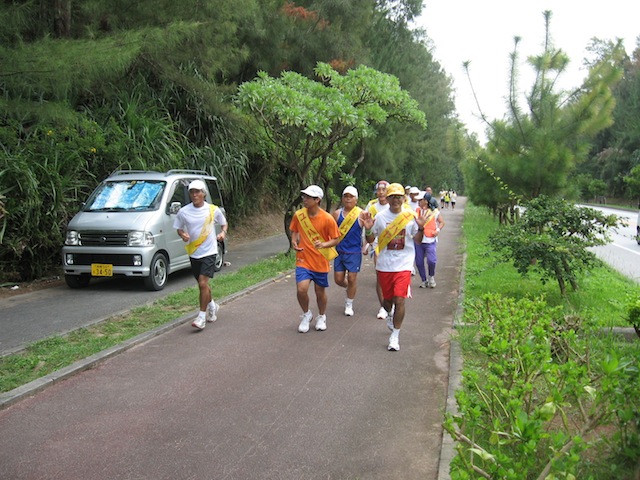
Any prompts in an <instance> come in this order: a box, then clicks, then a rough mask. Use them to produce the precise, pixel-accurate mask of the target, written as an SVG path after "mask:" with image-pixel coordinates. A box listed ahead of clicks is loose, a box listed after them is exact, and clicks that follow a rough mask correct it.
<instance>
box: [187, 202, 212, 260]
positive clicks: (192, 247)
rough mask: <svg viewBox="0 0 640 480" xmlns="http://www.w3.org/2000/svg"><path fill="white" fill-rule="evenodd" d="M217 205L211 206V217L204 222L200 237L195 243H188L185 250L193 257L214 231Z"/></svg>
mask: <svg viewBox="0 0 640 480" xmlns="http://www.w3.org/2000/svg"><path fill="white" fill-rule="evenodd" d="M216 208H218V207H216V206H215V205H209V216H208V217H207V220H206V221H205V222H204V225H203V226H202V231H201V232H200V236H199V237H198V238H196V239H195V240H194V241H193V242H189V243H187V244H186V245H185V246H184V248H185V250H186V251H187V253H188V254H189V255H193V253H194V252H195V251H196V250H197V249H198V248H199V247H200V245H202V244H203V243H204V241H205V240H206V239H207V237H208V236H209V235H211V232H212V231H213V213H214V212H215V211H216Z"/></svg>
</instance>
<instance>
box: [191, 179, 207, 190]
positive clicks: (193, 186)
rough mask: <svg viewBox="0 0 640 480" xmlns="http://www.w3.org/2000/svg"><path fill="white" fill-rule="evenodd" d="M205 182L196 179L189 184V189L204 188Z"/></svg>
mask: <svg viewBox="0 0 640 480" xmlns="http://www.w3.org/2000/svg"><path fill="white" fill-rule="evenodd" d="M204 189H205V186H204V182H203V181H202V180H194V181H193V182H191V183H190V184H189V190H204Z"/></svg>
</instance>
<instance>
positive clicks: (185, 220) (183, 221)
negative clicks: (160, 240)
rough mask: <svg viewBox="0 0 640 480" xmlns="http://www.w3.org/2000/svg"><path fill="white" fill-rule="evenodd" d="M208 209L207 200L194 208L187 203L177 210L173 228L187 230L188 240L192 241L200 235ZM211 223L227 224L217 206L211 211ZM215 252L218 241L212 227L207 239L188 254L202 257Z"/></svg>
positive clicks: (216, 251) (191, 204)
mask: <svg viewBox="0 0 640 480" xmlns="http://www.w3.org/2000/svg"><path fill="white" fill-rule="evenodd" d="M209 211H210V210H209V204H208V203H207V202H204V205H202V206H201V207H200V208H196V207H194V206H193V203H189V204H188V205H185V206H184V207H182V208H181V209H180V210H179V211H178V214H177V215H176V219H175V220H174V221H173V228H175V229H176V230H178V229H179V230H184V231H185V232H187V233H188V234H189V237H191V240H190V241H191V242H193V241H195V240H196V239H197V238H198V237H199V236H200V232H202V227H203V226H204V224H205V222H206V221H207V218H208V217H209ZM213 223H214V225H215V224H217V225H221V226H224V225H226V224H227V219H226V218H225V217H224V214H223V213H222V210H220V209H219V208H216V210H215V212H214V213H213ZM217 253H218V241H217V239H216V232H215V229H214V230H212V232H211V234H210V235H209V236H208V237H207V239H206V240H205V241H204V242H202V245H200V246H199V247H198V249H197V250H196V251H195V252H193V254H191V255H190V257H191V258H202V257H208V256H210V255H216V254H217Z"/></svg>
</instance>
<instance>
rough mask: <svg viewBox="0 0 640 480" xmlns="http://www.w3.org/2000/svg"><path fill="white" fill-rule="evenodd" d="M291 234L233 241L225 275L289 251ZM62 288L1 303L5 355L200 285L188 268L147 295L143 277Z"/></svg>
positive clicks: (1, 351)
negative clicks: (238, 242) (246, 240)
mask: <svg viewBox="0 0 640 480" xmlns="http://www.w3.org/2000/svg"><path fill="white" fill-rule="evenodd" d="M288 248H289V242H288V240H287V237H286V235H284V234H282V235H281V236H276V237H272V238H268V239H262V240H259V241H256V242H251V243H245V244H242V245H235V244H234V239H233V237H231V245H230V251H229V252H228V253H227V254H226V255H225V261H227V262H229V263H230V266H227V267H223V268H222V271H221V272H220V273H217V274H216V275H224V274H225V273H231V272H235V271H236V270H238V269H239V268H240V267H242V266H244V265H247V264H249V263H253V262H255V261H257V260H260V259H263V258H267V257H269V256H272V255H275V254H277V253H282V252H286V251H287V249H288ZM59 283H60V285H59V286H56V287H52V288H47V289H44V290H38V291H35V292H31V293H25V294H22V295H16V296H11V297H7V298H2V299H0V355H7V354H10V353H14V352H16V351H19V350H22V349H23V348H24V347H25V346H26V345H28V344H30V343H33V342H35V341H37V340H42V339H44V338H49V337H51V336H53V335H62V334H65V333H68V332H70V331H72V330H76V329H78V328H81V327H85V326H88V325H91V324H93V323H99V322H102V321H104V320H105V319H107V318H109V317H112V316H115V315H118V314H121V313H125V312H127V311H129V310H131V309H132V308H135V307H140V306H142V305H146V304H151V303H153V302H155V301H157V300H159V299H161V298H163V297H165V296H167V295H169V294H170V293H173V292H177V291H180V290H183V289H185V288H187V287H193V286H194V285H195V283H194V280H193V276H192V275H191V272H190V270H189V269H186V270H181V271H178V272H175V273H172V274H171V275H170V276H169V281H168V282H167V285H166V287H165V288H164V289H163V290H161V291H157V292H152V291H148V290H147V289H146V287H145V286H144V282H143V281H142V279H139V278H125V277H114V278H112V279H106V278H105V279H98V280H97V279H94V280H92V281H91V283H90V284H89V286H88V287H86V288H80V289H71V288H69V287H67V286H66V285H65V284H64V281H61V282H59Z"/></svg>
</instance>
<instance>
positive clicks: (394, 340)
mask: <svg viewBox="0 0 640 480" xmlns="http://www.w3.org/2000/svg"><path fill="white" fill-rule="evenodd" d="M387 350H389V351H390V352H391V351H395V352H399V351H400V337H399V336H398V335H393V334H391V336H390V337H389V346H388V347H387Z"/></svg>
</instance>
